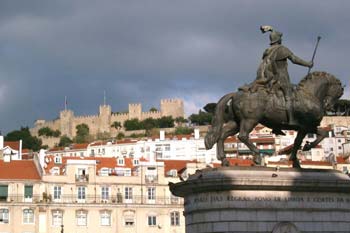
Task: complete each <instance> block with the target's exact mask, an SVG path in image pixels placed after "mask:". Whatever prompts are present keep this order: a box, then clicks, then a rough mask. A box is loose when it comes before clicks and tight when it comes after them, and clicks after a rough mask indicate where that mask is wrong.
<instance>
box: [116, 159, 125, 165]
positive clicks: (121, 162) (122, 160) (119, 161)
mask: <svg viewBox="0 0 350 233" xmlns="http://www.w3.org/2000/svg"><path fill="white" fill-rule="evenodd" d="M117 163H118V165H119V166H124V164H125V163H124V158H118V159H117Z"/></svg>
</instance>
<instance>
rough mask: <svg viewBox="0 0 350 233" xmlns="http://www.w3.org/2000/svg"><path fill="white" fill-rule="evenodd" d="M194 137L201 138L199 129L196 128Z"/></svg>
mask: <svg viewBox="0 0 350 233" xmlns="http://www.w3.org/2000/svg"><path fill="white" fill-rule="evenodd" d="M194 139H199V129H194Z"/></svg>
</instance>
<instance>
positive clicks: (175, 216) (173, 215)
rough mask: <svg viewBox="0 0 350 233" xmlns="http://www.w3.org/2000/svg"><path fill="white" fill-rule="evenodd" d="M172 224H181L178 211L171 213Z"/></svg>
mask: <svg viewBox="0 0 350 233" xmlns="http://www.w3.org/2000/svg"><path fill="white" fill-rule="evenodd" d="M170 225H171V226H180V213H179V212H178V211H174V212H171V213H170Z"/></svg>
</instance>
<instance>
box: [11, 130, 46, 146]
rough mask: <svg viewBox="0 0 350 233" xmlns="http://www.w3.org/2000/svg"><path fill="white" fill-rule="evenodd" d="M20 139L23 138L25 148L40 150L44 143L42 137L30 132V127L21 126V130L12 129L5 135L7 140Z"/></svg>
mask: <svg viewBox="0 0 350 233" xmlns="http://www.w3.org/2000/svg"><path fill="white" fill-rule="evenodd" d="M19 140H22V147H23V148H26V149H31V150H33V151H39V150H40V148H41V145H42V141H41V139H39V138H37V137H33V136H32V135H31V134H30V131H29V128H28V127H21V128H20V130H14V131H11V132H9V133H8V134H7V135H6V136H5V141H19Z"/></svg>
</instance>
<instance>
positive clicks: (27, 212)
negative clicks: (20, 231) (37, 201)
mask: <svg viewBox="0 0 350 233" xmlns="http://www.w3.org/2000/svg"><path fill="white" fill-rule="evenodd" d="M23 223H24V224H30V223H34V210H32V209H24V210H23Z"/></svg>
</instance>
